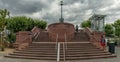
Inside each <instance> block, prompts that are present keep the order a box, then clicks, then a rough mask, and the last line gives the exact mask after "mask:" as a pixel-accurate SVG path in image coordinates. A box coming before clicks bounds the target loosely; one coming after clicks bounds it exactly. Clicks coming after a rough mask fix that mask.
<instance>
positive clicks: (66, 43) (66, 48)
mask: <svg viewBox="0 0 120 62" xmlns="http://www.w3.org/2000/svg"><path fill="white" fill-rule="evenodd" d="M65 48H66V49H67V36H66V34H65Z"/></svg>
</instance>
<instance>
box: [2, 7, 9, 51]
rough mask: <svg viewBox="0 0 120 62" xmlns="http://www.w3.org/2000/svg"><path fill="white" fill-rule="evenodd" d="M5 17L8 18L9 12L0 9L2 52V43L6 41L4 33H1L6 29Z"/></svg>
mask: <svg viewBox="0 0 120 62" xmlns="http://www.w3.org/2000/svg"><path fill="white" fill-rule="evenodd" d="M7 16H9V11H7V9H0V31H1V32H2V34H1V35H0V38H1V42H0V44H1V45H0V47H1V50H2V51H4V47H5V46H4V43H5V41H6V37H5V32H3V31H4V29H5V28H6V17H7Z"/></svg>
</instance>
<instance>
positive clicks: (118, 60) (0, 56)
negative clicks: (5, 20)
mask: <svg viewBox="0 0 120 62" xmlns="http://www.w3.org/2000/svg"><path fill="white" fill-rule="evenodd" d="M7 53H8V52H7ZM7 53H1V52H0V62H56V61H48V60H30V59H14V58H4V55H6V54H7ZM116 55H117V57H115V58H102V59H88V60H70V61H66V62H120V47H116Z"/></svg>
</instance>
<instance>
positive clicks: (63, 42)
mask: <svg viewBox="0 0 120 62" xmlns="http://www.w3.org/2000/svg"><path fill="white" fill-rule="evenodd" d="M65 55H66V54H65V42H63V58H64V59H63V60H64V62H65V59H66V58H65Z"/></svg>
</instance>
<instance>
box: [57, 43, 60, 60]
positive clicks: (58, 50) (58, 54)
mask: <svg viewBox="0 0 120 62" xmlns="http://www.w3.org/2000/svg"><path fill="white" fill-rule="evenodd" d="M59 61H60V43H58V49H57V62H59Z"/></svg>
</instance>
